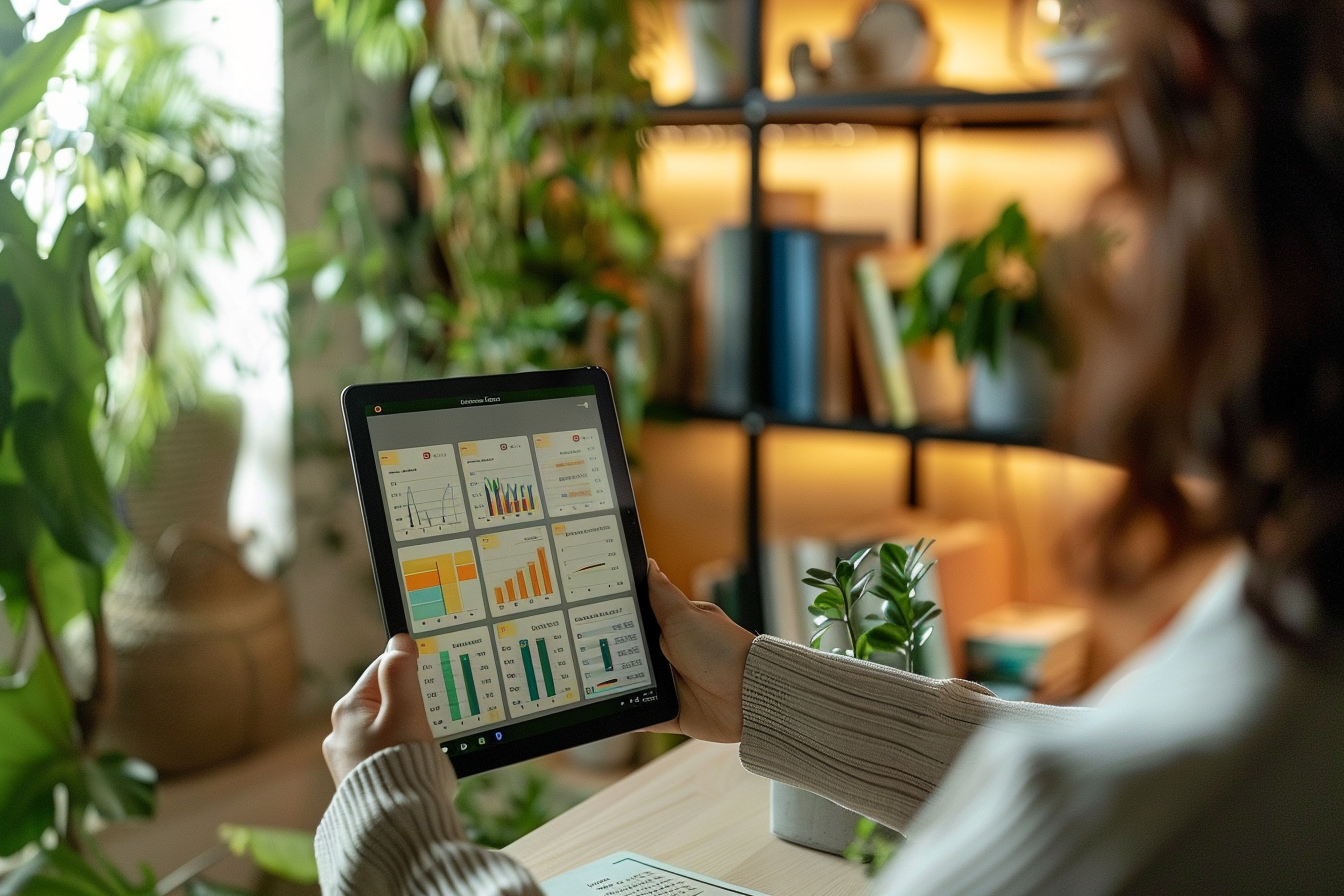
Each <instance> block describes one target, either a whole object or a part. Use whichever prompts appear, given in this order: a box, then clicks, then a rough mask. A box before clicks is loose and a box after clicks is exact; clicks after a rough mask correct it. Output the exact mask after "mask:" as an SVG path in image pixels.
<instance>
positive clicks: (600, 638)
mask: <svg viewBox="0 0 1344 896" xmlns="http://www.w3.org/2000/svg"><path fill="white" fill-rule="evenodd" d="M569 627H570V631H572V632H573V633H574V643H575V645H577V648H578V651H579V675H580V676H581V678H582V680H583V693H584V695H585V696H588V697H594V696H597V695H598V694H612V693H615V692H617V691H624V690H627V689H630V688H644V687H648V686H649V685H650V684H651V683H652V682H651V680H650V678H649V664H648V658H647V657H645V655H644V644H643V642H642V641H641V640H640V637H639V611H638V610H637V609H636V607H635V599H634V598H633V597H618V598H617V599H616V600H604V601H599V602H598V603H595V604H585V605H584V606H582V607H578V608H576V609H572V610H570V611H569Z"/></svg>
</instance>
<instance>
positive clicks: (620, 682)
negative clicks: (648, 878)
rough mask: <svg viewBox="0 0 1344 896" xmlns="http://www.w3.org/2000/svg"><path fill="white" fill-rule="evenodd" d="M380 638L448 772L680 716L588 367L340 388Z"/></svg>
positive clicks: (606, 386)
mask: <svg viewBox="0 0 1344 896" xmlns="http://www.w3.org/2000/svg"><path fill="white" fill-rule="evenodd" d="M342 407H343V409H344V413H345V424H346V432H347V434H348V436H349V440H350V454H351V459H352V461H353V463H354V468H355V480H356V483H357V485H358V489H359V500H360V505H361V507H362V509H363V512H364V525H365V531H366V532H367V533H368V538H369V553H370V555H371V556H372V560H373V571H374V579H375V581H376V582H377V586H378V596H379V599H380V603H381V605H382V611H383V620H384V623H385V624H386V626H387V631H388V634H389V635H391V634H395V633H397V632H409V633H410V634H411V635H412V637H414V638H415V642H416V647H417V650H418V652H419V669H420V689H421V694H422V696H423V697H424V704H425V712H426V715H427V716H428V717H429V724H430V728H431V729H432V730H433V732H434V737H435V739H436V740H437V741H438V742H439V743H440V745H441V746H442V747H443V750H444V752H446V753H447V754H448V756H449V757H450V758H451V759H452V762H453V766H454V767H455V768H456V770H457V773H458V774H459V775H471V774H475V773H477V772H482V771H486V770H489V769H492V768H498V767H500V766H503V765H508V764H510V763H514V762H518V761H521V760H523V759H530V758H532V757H534V756H540V755H543V754H545V753H551V752H554V751H556V750H560V749H564V748H566V747H573V746H577V745H579V744H583V743H588V742H590V741H594V740H598V739H600V738H604V737H609V736H611V735H614V734H621V733H623V732H626V731H634V730H636V729H639V728H644V727H646V726H649V725H653V724H656V723H658V722H665V721H667V720H669V719H673V718H675V717H676V715H677V697H676V690H675V687H674V685H673V682H672V671H671V668H670V666H669V665H668V663H667V661H666V660H665V659H664V658H663V656H662V653H661V651H660V650H659V642H658V636H659V631H658V623H657V620H655V619H654V616H653V612H652V609H651V608H650V605H649V598H648V568H647V559H646V556H645V553H644V539H643V537H642V535H641V533H640V528H639V516H638V514H637V513H636V512H635V496H634V492H633V490H632V489H631V485H630V470H629V467H628V466H627V465H626V459H625V450H624V448H623V447H622V445H621V433H620V427H619V425H618V424H617V421H616V406H615V403H614V402H613V400H612V394H611V385H610V383H609V382H608V380H607V376H606V374H605V373H603V372H602V370H600V369H598V368H583V369H577V370H559V371H537V372H530V373H518V374H506V375H501V376H483V377H460V378H452V379H442V380H425V381H421V382H410V383H376V384H366V385H357V386H350V387H349V388H347V389H346V390H345V392H344V394H343V395H342Z"/></svg>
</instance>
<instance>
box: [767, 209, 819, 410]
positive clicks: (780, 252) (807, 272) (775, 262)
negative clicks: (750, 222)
mask: <svg viewBox="0 0 1344 896" xmlns="http://www.w3.org/2000/svg"><path fill="white" fill-rule="evenodd" d="M769 239H770V391H771V396H772V398H773V401H772V404H773V405H774V407H775V409H776V410H778V411H781V412H783V413H784V414H787V415H788V416H790V417H793V418H795V419H797V420H812V419H815V418H816V416H817V368H818V351H819V348H820V346H819V343H818V339H817V329H818V327H817V316H818V312H819V310H820V304H821V303H820V299H819V293H820V283H819V280H818V270H817V267H818V252H819V245H820V243H819V238H818V235H817V234H816V233H814V232H813V231H810V230H776V231H773V232H772V233H770V235H769Z"/></svg>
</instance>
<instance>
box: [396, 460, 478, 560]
mask: <svg viewBox="0 0 1344 896" xmlns="http://www.w3.org/2000/svg"><path fill="white" fill-rule="evenodd" d="M378 466H379V469H381V470H382V471H383V492H384V493H385V494H386V495H387V507H388V511H389V513H390V519H391V521H392V533H393V534H394V535H395V536H396V538H397V541H409V540H410V539H413V538H428V537H430V536H432V535H451V534H453V533H455V532H462V531H465V530H466V528H467V507H466V502H465V500H464V499H463V493H462V480H461V479H459V478H458V475H457V461H455V460H453V446H452V445H429V446H427V447H424V448H403V449H399V450H397V451H379V452H378Z"/></svg>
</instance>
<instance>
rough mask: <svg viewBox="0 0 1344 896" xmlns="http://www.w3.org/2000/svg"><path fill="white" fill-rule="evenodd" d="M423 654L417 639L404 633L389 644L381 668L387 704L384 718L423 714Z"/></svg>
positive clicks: (380, 680) (380, 682) (381, 687)
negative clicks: (387, 716) (421, 685)
mask: <svg viewBox="0 0 1344 896" xmlns="http://www.w3.org/2000/svg"><path fill="white" fill-rule="evenodd" d="M418 665H419V653H418V651H417V650H416V646H415V639H414V638H412V637H411V636H410V635H408V634H405V633H401V634H397V635H394V636H393V637H392V640H391V641H388V642H387V650H386V651H384V652H383V661H382V662H381V663H379V665H378V690H379V691H381V692H382V698H383V705H382V707H381V709H380V710H379V715H380V716H385V715H391V716H393V717H394V718H395V717H404V716H405V715H406V714H408V713H414V712H419V711H420V682H419V680H418V679H419V675H420V673H419V670H418V669H417V668H416V667H417V666H418Z"/></svg>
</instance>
